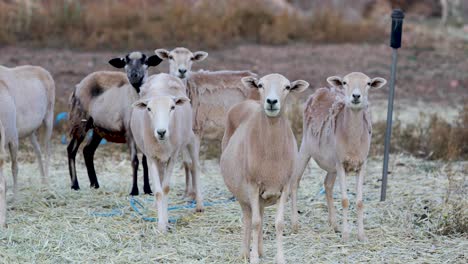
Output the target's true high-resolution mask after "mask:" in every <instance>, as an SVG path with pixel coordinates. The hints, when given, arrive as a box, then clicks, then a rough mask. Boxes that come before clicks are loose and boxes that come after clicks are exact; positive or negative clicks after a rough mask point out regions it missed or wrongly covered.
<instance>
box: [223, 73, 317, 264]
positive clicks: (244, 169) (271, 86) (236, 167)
mask: <svg viewBox="0 0 468 264" xmlns="http://www.w3.org/2000/svg"><path fill="white" fill-rule="evenodd" d="M242 82H243V83H244V84H245V86H246V87H249V88H250V89H256V90H258V92H259V93H260V101H253V100H247V101H244V102H241V103H239V104H237V105H235V106H234V107H232V108H231V109H230V110H229V112H228V115H227V120H228V121H227V124H226V131H225V134H224V138H223V142H224V145H225V146H224V150H223V153H222V155H221V163H220V165H221V173H222V175H223V177H224V182H225V183H226V185H227V187H228V189H229V190H230V191H231V192H232V193H233V194H234V196H235V197H236V198H237V200H238V201H239V203H240V206H241V208H242V221H243V225H244V230H243V242H242V250H241V253H242V255H243V256H244V257H248V256H249V248H250V235H251V232H252V237H253V238H252V239H253V246H252V251H251V253H250V262H251V263H258V261H259V256H261V255H262V254H263V232H262V223H263V212H264V207H266V206H270V205H273V204H275V203H276V204H277V206H278V207H277V212H276V222H275V227H276V237H277V250H278V251H277V255H276V261H277V262H278V263H284V254H283V245H282V236H283V229H284V207H285V203H286V201H287V198H288V193H289V186H290V179H291V178H292V176H293V172H294V166H295V160H296V155H297V145H296V139H295V137H294V134H293V132H292V129H291V126H290V123H289V121H288V119H287V117H286V116H285V114H284V111H285V110H284V109H285V107H284V105H285V103H286V99H287V97H288V95H289V93H290V92H303V91H304V90H305V89H306V88H307V87H308V86H309V84H308V83H307V82H305V81H302V80H298V81H294V82H290V81H289V80H287V79H286V78H285V77H283V76H282V75H280V74H270V75H267V76H264V77H263V78H261V79H260V80H257V79H256V78H254V77H244V78H242ZM252 229H253V230H252Z"/></svg>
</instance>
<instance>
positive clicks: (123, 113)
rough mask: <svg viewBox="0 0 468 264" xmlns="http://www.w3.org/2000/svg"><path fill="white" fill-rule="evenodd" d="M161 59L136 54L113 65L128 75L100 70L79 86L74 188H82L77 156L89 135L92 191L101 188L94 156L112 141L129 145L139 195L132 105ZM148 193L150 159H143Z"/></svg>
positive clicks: (74, 98)
mask: <svg viewBox="0 0 468 264" xmlns="http://www.w3.org/2000/svg"><path fill="white" fill-rule="evenodd" d="M161 61H162V60H161V59H159V58H158V57H157V56H150V57H147V56H146V55H144V54H142V53H141V52H132V53H130V54H128V55H126V56H125V57H124V58H115V59H112V60H110V61H109V63H110V64H111V65H112V66H114V67H116V68H125V71H126V74H125V73H120V72H110V71H98V72H94V73H91V74H89V75H88V76H86V77H85V78H84V79H83V80H81V82H80V83H79V84H78V85H77V86H76V88H75V90H74V91H73V93H72V95H71V97H70V117H69V119H70V122H71V129H70V135H71V137H72V140H71V141H70V144H69V145H68V147H67V151H68V166H69V171H70V178H71V181H72V186H71V188H72V189H74V190H78V189H80V187H79V184H78V178H77V176H76V168H75V157H76V153H77V152H78V148H79V147H80V144H81V143H82V142H83V140H84V139H85V136H86V133H87V132H88V131H89V130H93V136H92V138H91V139H90V140H89V141H88V143H87V144H86V146H85V147H84V148H83V156H84V159H85V164H86V169H87V171H88V177H89V180H90V186H91V188H96V189H97V188H99V183H98V180H97V176H96V171H95V169H94V153H95V152H96V149H97V148H98V146H99V143H100V142H101V140H102V139H103V138H105V139H106V140H108V141H109V142H114V143H127V144H128V146H129V149H130V158H131V160H132V169H133V186H132V190H131V192H130V195H138V194H139V191H138V184H137V172H138V165H139V161H138V157H137V150H136V146H135V143H134V141H133V137H132V134H131V131H130V117H131V112H132V107H131V105H132V103H133V102H134V101H136V100H137V99H138V96H139V95H138V93H139V92H140V87H141V85H142V84H143V83H144V82H145V81H146V80H147V79H148V67H151V66H157V65H158V64H159V63H161ZM142 163H143V171H144V172H143V179H144V186H143V189H144V192H145V193H146V194H151V187H150V185H149V179H148V167H147V163H146V157H145V156H143V159H142Z"/></svg>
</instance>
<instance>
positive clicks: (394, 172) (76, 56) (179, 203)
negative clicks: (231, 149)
mask: <svg viewBox="0 0 468 264" xmlns="http://www.w3.org/2000/svg"><path fill="white" fill-rule="evenodd" d="M168 48H170V47H168ZM125 52H126V51H122V52H80V51H71V50H51V49H43V50H30V49H27V48H21V47H11V46H10V47H0V54H1V56H0V65H5V66H15V65H21V64H34V65H41V66H43V67H44V68H46V69H48V70H49V71H50V72H51V73H52V75H53V76H54V78H55V80H56V86H57V107H56V112H57V113H58V112H61V111H66V110H67V100H68V96H69V95H70V93H71V91H72V89H73V87H74V85H75V84H77V83H78V82H79V81H80V80H81V79H82V78H84V77H85V76H86V75H87V74H89V73H91V72H93V71H96V70H104V69H106V70H112V68H111V67H110V66H108V65H107V61H108V60H109V59H110V58H113V57H116V56H119V55H123V54H125ZM208 52H209V53H210V56H209V57H208V59H207V60H206V61H204V62H202V63H200V64H198V65H194V68H195V69H207V70H219V69H235V70H244V69H250V70H252V71H254V72H257V73H258V74H260V75H263V74H267V73H271V72H278V73H282V74H284V75H285V76H287V77H288V78H289V79H305V80H307V81H309V82H310V83H311V84H312V87H322V86H325V85H326V81H325V80H326V78H327V77H328V76H331V75H344V74H346V73H348V72H351V71H362V72H365V73H367V74H368V75H370V76H381V77H384V78H387V79H388V77H389V69H390V60H391V50H390V48H389V47H388V46H386V45H318V46H316V45H306V44H297V45H289V46H258V45H244V46H239V47H235V48H229V49H225V50H222V51H213V52H211V51H208ZM150 53H151V52H149V51H147V54H150ZM467 55H468V53H467V51H466V50H429V49H402V50H401V51H400V56H399V61H398V81H397V90H396V99H395V100H396V101H395V110H396V113H395V114H396V116H397V117H398V118H399V119H401V120H403V121H404V122H407V123H409V122H416V121H417V119H418V118H419V116H420V115H419V112H425V113H437V114H439V115H440V116H442V117H444V118H446V119H447V120H449V121H450V120H453V118H454V117H455V116H456V113H457V111H458V109H460V108H461V107H463V105H464V104H466V103H467V102H468V100H467V99H468V74H467V72H468V60H467V59H466V58H467ZM159 71H164V72H167V71H168V65H167V63H163V64H162V65H161V66H160V67H158V68H157V69H156V70H155V71H154V72H159ZM313 90H314V89H310V93H312V92H313ZM387 92H388V88H384V89H381V90H379V91H376V92H375V93H373V94H372V95H371V102H372V107H373V110H372V111H373V117H374V119H375V120H383V119H385V117H386V96H387ZM305 98H306V96H303V97H301V98H298V99H299V100H303V99H305ZM375 120H374V121H375ZM59 136H60V135H59V133H57V132H56V133H55V134H54V139H53V152H54V154H53V158H52V166H51V176H50V179H49V187H48V188H47V189H44V188H42V187H41V185H40V176H39V172H38V169H37V164H36V163H35V160H34V155H33V151H32V149H31V147H29V145H27V144H26V145H23V146H22V148H21V150H20V154H19V159H20V160H19V164H20V168H19V169H20V172H19V182H20V188H19V196H18V198H17V200H16V201H15V202H12V201H11V198H12V195H11V192H8V196H7V198H8V199H7V200H8V212H7V221H8V225H9V227H8V229H6V230H3V231H0V249H1V250H0V263H77V262H84V263H128V262H133V263H149V262H151V263H155V262H156V263H244V261H245V260H243V259H241V258H239V252H240V243H241V226H242V225H241V215H240V208H239V205H238V204H237V203H236V202H232V201H230V200H229V199H230V198H231V194H230V193H229V191H228V190H227V189H226V187H225V185H224V183H223V180H222V177H221V175H220V172H219V166H218V161H217V160H203V161H202V164H201V168H202V177H201V180H202V186H203V188H202V189H203V194H204V198H205V202H207V203H208V204H207V205H208V206H206V211H205V212H204V213H197V214H195V213H194V209H192V208H190V207H191V204H190V203H188V202H187V201H185V200H183V199H182V193H183V189H184V177H183V171H182V169H180V166H177V167H176V170H175V175H174V176H173V179H174V181H173V187H172V189H171V194H170V202H169V203H170V204H169V206H170V207H171V206H173V207H174V208H173V209H174V210H171V211H170V212H169V217H170V219H172V220H174V221H175V223H173V224H172V229H171V231H170V232H169V233H168V234H160V233H159V232H158V231H157V225H156V224H155V223H154V222H152V221H154V220H155V218H156V217H157V213H156V212H155V210H153V209H152V202H153V198H152V197H150V196H147V195H140V196H138V197H136V198H135V199H132V198H131V197H129V196H128V193H129V192H130V186H131V166H130V161H129V160H128V153H127V152H126V148H125V147H124V146H122V145H113V144H107V145H104V146H101V147H100V148H99V149H98V151H97V153H96V160H95V163H96V170H97V173H98V179H99V181H100V185H101V188H100V189H98V190H90V189H89V188H88V186H89V180H88V179H87V176H86V169H85V166H84V162H83V159H82V156H81V151H80V154H79V155H78V156H77V171H78V178H79V181H80V186H81V188H82V189H81V190H80V191H78V192H76V191H72V190H70V178H69V174H68V166H67V159H66V156H67V154H66V145H63V144H61V143H60V142H59ZM381 164H382V157H380V156H377V157H370V161H369V165H368V176H367V178H366V181H365V185H364V198H365V229H366V232H367V236H368V237H369V242H368V243H360V242H357V239H356V226H355V223H354V222H353V221H354V220H355V217H356V215H355V208H354V204H353V202H354V198H355V197H354V183H355V180H354V179H353V178H351V177H350V179H348V184H349V190H348V193H349V195H350V198H351V203H352V205H351V209H350V212H351V214H350V216H351V220H352V221H351V225H352V226H353V228H352V231H351V232H352V235H351V241H350V242H348V243H342V242H341V240H340V234H335V233H334V232H332V230H331V229H330V228H329V227H328V225H327V209H326V204H325V198H324V196H323V195H322V194H320V188H321V183H322V178H323V176H324V172H323V171H321V170H320V169H318V168H317V166H316V165H314V164H310V165H309V169H308V170H306V173H305V175H304V177H303V181H302V182H301V188H300V191H299V202H298V205H299V210H300V211H301V216H300V223H301V230H300V231H299V233H298V234H292V233H291V228H290V217H289V216H290V207H289V206H288V207H287V215H286V230H285V238H284V250H285V258H286V261H287V262H288V263H467V262H468V255H467V253H466V248H468V238H467V237H466V233H465V235H463V234H458V235H452V236H442V235H439V234H438V233H437V232H436V230H437V226H438V223H440V221H441V219H442V218H443V215H441V214H439V213H438V212H439V211H440V210H439V209H440V208H442V207H443V206H444V199H445V197H446V193H447V187H448V178H447V175H448V174H450V175H452V174H453V175H456V176H457V177H459V178H462V179H463V184H464V186H465V187H466V176H467V173H466V172H467V171H468V163H467V162H466V161H460V162H452V163H444V162H439V161H426V160H422V159H416V158H414V157H410V156H404V155H393V156H392V158H391V162H390V165H391V166H390V171H391V174H390V178H389V189H388V194H387V197H388V200H387V201H386V202H379V198H380V181H379V179H380V177H381V171H382V165H381ZM9 166H10V164H9V163H6V164H5V166H4V173H5V176H6V177H7V184H8V188H9V190H11V187H12V179H11V172H10V168H9ZM140 173H141V172H140ZM140 189H142V184H141V182H140ZM335 197H336V198H337V199H336V203H335V204H336V206H337V209H338V216H340V215H341V203H340V202H339V199H338V198H339V196H338V188H336V190H335ZM464 197H465V199H466V196H464ZM274 211H275V210H274V208H270V209H269V210H267V211H266V218H265V225H264V233H265V237H264V239H265V242H264V243H265V256H264V258H263V261H262V262H263V263H272V262H273V260H274V256H275V252H276V246H275V231H274ZM140 213H141V214H140Z"/></svg>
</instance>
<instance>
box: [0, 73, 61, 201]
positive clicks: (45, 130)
mask: <svg viewBox="0 0 468 264" xmlns="http://www.w3.org/2000/svg"><path fill="white" fill-rule="evenodd" d="M0 81H1V82H3V86H5V87H6V89H8V91H9V94H10V96H11V97H12V98H13V102H14V106H15V109H16V130H17V134H18V138H19V139H22V138H26V137H29V138H30V140H31V143H32V146H33V148H34V152H35V154H36V157H37V160H38V163H39V168H40V173H41V179H42V183H43V184H44V185H45V184H47V179H48V177H49V156H50V138H51V136H52V128H53V120H54V104H55V83H54V80H53V79H52V76H51V75H50V73H49V72H48V71H46V70H45V69H43V68H41V67H37V66H30V65H26V66H19V67H15V68H7V67H3V66H0ZM40 130H42V131H41V132H42V133H41V140H40V141H41V145H42V148H43V151H44V154H45V157H44V160H43V158H42V152H41V146H40V144H39V142H38V140H37V135H36V133H38V132H39V131H40ZM10 155H11V157H12V163H11V167H12V174H13V196H14V197H16V193H17V189H18V187H17V185H18V184H17V175H18V163H17V161H16V156H17V148H15V147H10Z"/></svg>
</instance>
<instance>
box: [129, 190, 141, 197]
mask: <svg viewBox="0 0 468 264" xmlns="http://www.w3.org/2000/svg"><path fill="white" fill-rule="evenodd" d="M138 194H139V191H138V189H132V191H131V192H130V195H131V196H137V195H138Z"/></svg>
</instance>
